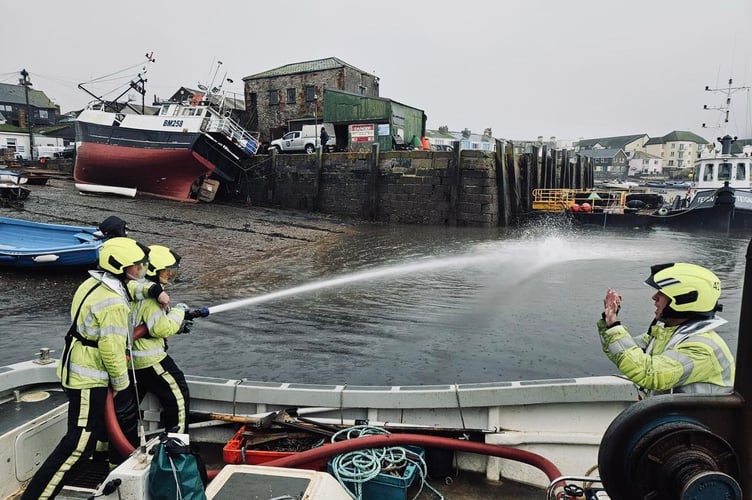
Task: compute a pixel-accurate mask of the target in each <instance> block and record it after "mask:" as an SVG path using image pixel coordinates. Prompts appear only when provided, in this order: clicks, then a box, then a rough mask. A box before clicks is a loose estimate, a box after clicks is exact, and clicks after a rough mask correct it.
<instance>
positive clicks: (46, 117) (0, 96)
mask: <svg viewBox="0 0 752 500" xmlns="http://www.w3.org/2000/svg"><path fill="white" fill-rule="evenodd" d="M29 108H30V111H31V114H30V115H28V113H27V107H26V92H25V87H24V86H23V85H11V84H8V83H0V113H2V114H3V116H4V117H5V121H6V124H7V125H14V126H16V127H20V128H28V127H29V123H31V126H32V127H38V126H44V125H54V124H56V123H57V120H58V117H59V116H60V107H59V106H58V105H57V104H55V103H54V102H52V101H51V100H50V98H49V97H47V94H45V93H44V92H42V91H41V90H34V89H31V88H29ZM27 115H28V116H27Z"/></svg>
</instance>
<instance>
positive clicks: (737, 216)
mask: <svg viewBox="0 0 752 500" xmlns="http://www.w3.org/2000/svg"><path fill="white" fill-rule="evenodd" d="M719 141H720V143H721V151H720V153H718V154H714V155H713V156H708V157H703V158H700V159H699V160H698V161H697V162H696V163H695V167H694V178H695V179H696V181H695V182H694V183H693V184H692V185H688V184H682V186H683V187H684V186H687V187H686V189H687V190H686V191H681V190H676V191H675V192H676V193H677V194H675V195H674V196H673V198H672V199H670V200H668V201H666V200H664V199H663V197H662V195H659V194H656V193H652V194H651V193H648V194H637V193H635V194H622V193H618V192H602V191H596V190H593V191H591V192H590V193H589V194H588V193H587V192H580V193H574V194H570V195H568V196H567V197H566V202H565V203H563V204H562V205H561V206H563V207H564V208H563V210H564V211H565V212H567V213H568V214H570V215H571V217H572V218H573V219H574V220H576V221H577V222H579V223H582V224H591V225H598V226H602V227H640V228H646V227H653V226H663V227H670V228H674V229H681V230H686V231H692V230H703V231H720V232H731V231H748V230H749V229H752V190H751V189H750V172H752V158H750V155H749V153H742V154H738V155H734V154H732V153H731V145H732V144H733V142H734V139H733V138H732V137H731V136H729V135H726V136H724V137H722V138H719ZM677 185H678V184H676V183H674V184H673V185H671V186H668V185H667V187H672V188H674V189H676V187H677Z"/></svg>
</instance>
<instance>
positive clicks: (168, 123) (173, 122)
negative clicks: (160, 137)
mask: <svg viewBox="0 0 752 500" xmlns="http://www.w3.org/2000/svg"><path fill="white" fill-rule="evenodd" d="M162 126H163V127H182V126H183V120H165V121H164V123H163V124H162Z"/></svg>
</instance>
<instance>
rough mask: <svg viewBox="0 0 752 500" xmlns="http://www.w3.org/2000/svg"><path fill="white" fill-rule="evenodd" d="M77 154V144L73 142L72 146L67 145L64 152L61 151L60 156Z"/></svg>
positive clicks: (70, 156) (68, 156)
mask: <svg viewBox="0 0 752 500" xmlns="http://www.w3.org/2000/svg"><path fill="white" fill-rule="evenodd" d="M75 156H76V146H74V145H73V144H71V145H70V146H65V149H63V151H62V153H60V158H73V157H75Z"/></svg>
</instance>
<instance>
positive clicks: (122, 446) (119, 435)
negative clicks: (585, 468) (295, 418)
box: [105, 325, 562, 481]
mask: <svg viewBox="0 0 752 500" xmlns="http://www.w3.org/2000/svg"><path fill="white" fill-rule="evenodd" d="M146 332H147V329H146V325H139V326H137V327H136V328H135V330H134V332H133V337H134V339H137V338H140V337H143V336H144V335H145V334H146ZM105 425H106V427H107V434H108V435H109V437H110V442H111V443H112V445H113V446H114V447H115V449H116V450H117V451H118V452H119V453H120V454H121V455H122V456H124V457H127V456H128V455H130V454H131V453H133V451H134V449H135V448H134V447H133V445H131V443H130V442H129V441H128V439H127V438H126V437H125V435H124V434H123V431H122V430H121V429H120V424H119V423H118V421H117V417H116V416H115V403H114V400H113V398H112V390H110V391H109V392H108V394H107V400H106V403H105ZM406 444H413V445H421V446H429V447H435V448H447V449H451V450H458V451H465V452H469V453H478V454H481V455H489V456H493V457H500V458H506V459H509V460H514V461H517V462H522V463H525V464H528V465H531V466H533V467H535V468H537V469H538V470H540V471H541V472H543V473H544V474H545V475H546V477H548V479H549V481H553V480H554V479H557V478H559V477H561V476H562V474H561V471H559V468H558V467H556V465H554V464H553V463H552V462H551V461H550V460H548V459H546V458H544V457H542V456H540V455H537V454H535V453H531V452H529V451H525V450H519V449H517V448H511V447H508V446H502V445H494V444H486V443H478V442H474V441H463V440H460V439H451V438H444V437H437V436H425V435H422V434H384V435H377V436H366V437H361V438H357V439H348V440H345V441H340V442H338V443H331V444H326V445H324V446H320V447H318V448H313V449H311V450H307V451H302V452H300V453H295V454H294V455H290V456H288V457H283V458H278V459H276V460H272V461H270V462H267V463H265V464H264V465H268V466H271V467H297V466H300V465H305V464H308V463H310V462H315V461H317V460H321V459H325V458H328V457H330V456H332V455H339V454H340V453H345V452H348V451H352V450H359V449H363V448H382V447H387V446H399V445H406ZM217 472H218V471H209V474H210V478H211V477H213V476H215V475H216V474H217Z"/></svg>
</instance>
